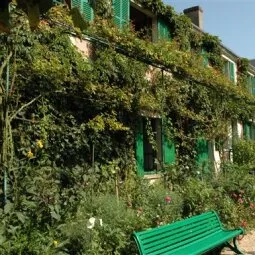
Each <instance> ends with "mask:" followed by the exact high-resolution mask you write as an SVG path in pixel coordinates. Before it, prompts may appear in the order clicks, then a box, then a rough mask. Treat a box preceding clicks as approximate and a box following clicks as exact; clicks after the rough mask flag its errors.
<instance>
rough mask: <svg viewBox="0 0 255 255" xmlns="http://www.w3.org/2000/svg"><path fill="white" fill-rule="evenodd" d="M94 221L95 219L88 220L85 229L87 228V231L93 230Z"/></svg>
mask: <svg viewBox="0 0 255 255" xmlns="http://www.w3.org/2000/svg"><path fill="white" fill-rule="evenodd" d="M95 221H96V218H94V217H91V218H90V219H89V220H88V223H87V228H89V229H92V228H94V226H95Z"/></svg>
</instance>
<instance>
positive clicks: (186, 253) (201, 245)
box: [160, 229, 243, 255]
mask: <svg viewBox="0 0 255 255" xmlns="http://www.w3.org/2000/svg"><path fill="white" fill-rule="evenodd" d="M241 234H243V231H242V230H241V229H238V230H233V231H221V232H220V233H215V234H214V235H211V236H208V237H207V238H204V239H201V240H199V241H198V242H195V243H193V244H191V245H188V246H184V247H181V248H180V249H179V250H175V251H174V252H173V253H165V254H164V253H160V254H162V255H163V254H164V255H171V254H173V255H199V254H203V253H205V252H207V251H210V250H212V249H213V248H216V247H218V246H219V245H221V244H222V243H224V242H227V241H229V240H231V239H233V238H234V237H235V236H238V235H241ZM192 251H193V252H192ZM194 251H195V252H194Z"/></svg>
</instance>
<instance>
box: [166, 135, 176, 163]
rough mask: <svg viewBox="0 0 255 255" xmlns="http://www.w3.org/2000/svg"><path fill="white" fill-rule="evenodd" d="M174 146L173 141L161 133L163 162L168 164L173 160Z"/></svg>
mask: <svg viewBox="0 0 255 255" xmlns="http://www.w3.org/2000/svg"><path fill="white" fill-rule="evenodd" d="M175 157H176V155H175V146H174V143H173V142H172V141H171V140H170V139H168V138H167V137H166V136H165V135H163V161H164V164H166V165H169V164H171V163H174V162H175Z"/></svg>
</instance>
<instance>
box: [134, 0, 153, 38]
mask: <svg viewBox="0 0 255 255" xmlns="http://www.w3.org/2000/svg"><path fill="white" fill-rule="evenodd" d="M130 21H131V25H132V26H133V29H134V30H135V31H136V32H138V35H139V36H140V37H142V38H146V39H148V40H150V41H152V17H151V16H149V15H147V14H146V13H144V12H143V10H142V9H141V8H139V7H137V6H133V5H131V6H130Z"/></svg>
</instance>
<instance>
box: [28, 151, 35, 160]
mask: <svg viewBox="0 0 255 255" xmlns="http://www.w3.org/2000/svg"><path fill="white" fill-rule="evenodd" d="M27 157H28V158H29V159H30V158H33V157H34V154H33V152H32V151H28V152H27Z"/></svg>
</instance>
